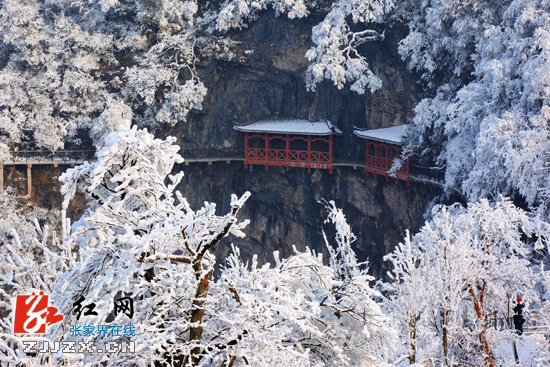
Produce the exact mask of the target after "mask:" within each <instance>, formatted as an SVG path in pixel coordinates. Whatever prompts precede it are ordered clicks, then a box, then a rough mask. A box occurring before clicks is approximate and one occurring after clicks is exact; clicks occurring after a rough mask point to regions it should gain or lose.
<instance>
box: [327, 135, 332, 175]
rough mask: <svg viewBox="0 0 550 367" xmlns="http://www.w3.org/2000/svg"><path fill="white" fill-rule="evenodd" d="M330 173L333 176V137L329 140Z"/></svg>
mask: <svg viewBox="0 0 550 367" xmlns="http://www.w3.org/2000/svg"><path fill="white" fill-rule="evenodd" d="M328 159H329V173H330V174H332V135H330V136H329V138H328Z"/></svg>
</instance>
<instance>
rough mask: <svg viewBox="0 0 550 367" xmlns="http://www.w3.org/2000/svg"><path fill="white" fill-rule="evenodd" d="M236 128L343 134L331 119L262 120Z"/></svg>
mask: <svg viewBox="0 0 550 367" xmlns="http://www.w3.org/2000/svg"><path fill="white" fill-rule="evenodd" d="M233 128H234V129H235V130H238V131H243V132H249V133H269V134H291V135H333V134H334V135H341V134H342V131H341V130H340V129H338V128H337V127H336V126H334V125H333V124H331V123H330V121H319V122H311V121H307V120H298V119H284V120H261V121H255V122H250V123H247V124H243V125H235V126H234V127H233Z"/></svg>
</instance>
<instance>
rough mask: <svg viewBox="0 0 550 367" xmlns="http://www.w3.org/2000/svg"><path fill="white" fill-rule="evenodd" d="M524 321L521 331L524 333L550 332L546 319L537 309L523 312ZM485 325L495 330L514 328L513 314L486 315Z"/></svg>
mask: <svg viewBox="0 0 550 367" xmlns="http://www.w3.org/2000/svg"><path fill="white" fill-rule="evenodd" d="M523 317H524V318H525V322H524V323H523V332H524V333H525V334H530V333H538V332H545V331H547V332H550V325H547V324H546V320H545V319H544V318H543V317H542V316H541V315H540V313H539V312H538V311H537V310H532V311H526V312H524V313H523ZM487 324H488V325H487V326H488V327H490V328H494V329H497V330H506V329H513V328H514V318H513V316H509V317H502V316H498V315H494V314H493V315H489V316H488V317H487Z"/></svg>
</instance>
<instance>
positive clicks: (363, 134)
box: [353, 125, 407, 145]
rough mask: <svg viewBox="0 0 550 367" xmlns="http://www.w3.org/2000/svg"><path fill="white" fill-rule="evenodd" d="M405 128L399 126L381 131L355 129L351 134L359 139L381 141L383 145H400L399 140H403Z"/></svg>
mask: <svg viewBox="0 0 550 367" xmlns="http://www.w3.org/2000/svg"><path fill="white" fill-rule="evenodd" d="M405 127H407V125H399V126H392V127H386V128H383V129H371V130H362V129H359V128H355V129H354V130H353V133H354V134H355V135H357V136H358V137H360V138H363V139H369V140H376V141H381V142H384V143H390V144H399V145H400V144H401V139H402V138H403V135H404V131H405Z"/></svg>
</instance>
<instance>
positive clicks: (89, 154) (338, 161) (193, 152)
mask: <svg viewBox="0 0 550 367" xmlns="http://www.w3.org/2000/svg"><path fill="white" fill-rule="evenodd" d="M249 149H250V150H253V149H254V148H249ZM259 151H262V152H263V151H265V149H264V150H261V149H259ZM273 152H275V153H278V151H277V150H276V149H273ZM10 153H11V156H12V160H11V161H8V162H3V163H0V166H2V165H18V164H20V165H27V166H28V168H30V166H32V165H40V164H53V165H54V166H57V165H58V164H73V165H74V164H80V163H82V162H84V161H91V160H94V159H95V150H55V151H50V150H20V151H12V152H10ZM179 153H180V155H181V156H182V157H183V158H184V162H185V164H186V165H187V164H189V163H193V162H206V163H208V164H212V163H213V162H219V161H225V162H227V163H230V162H231V161H234V160H239V161H244V157H243V150H242V148H201V149H181V150H180V151H179ZM290 153H291V154H294V155H296V154H298V153H299V152H298V151H296V152H295V151H290ZM249 154H250V152H249ZM328 154H329V153H326V154H325V153H323V156H321V155H319V156H312V157H311V159H312V161H313V162H314V163H317V164H330V165H331V166H333V167H353V168H354V169H365V168H366V164H365V163H364V162H360V161H359V160H358V161H354V160H353V159H352V158H350V157H349V156H340V155H338V154H336V155H334V157H333V160H332V162H329V163H327V161H329V160H330V157H329V156H328ZM285 157H286V156H285ZM265 158H266V157H262V159H263V160H266V159H265ZM279 158H280V157H278V156H272V155H270V156H269V157H267V160H268V161H277V160H279ZM290 158H295V159H298V157H297V156H296V157H294V156H291V157H290ZM290 158H289V160H292V159H290ZM302 158H303V159H305V158H304V157H302ZM313 168H315V167H313ZM409 175H410V177H411V179H412V180H413V181H419V182H423V183H431V184H434V185H438V186H443V185H444V183H445V171H444V170H442V169H440V168H437V167H422V166H418V165H415V164H411V165H410V173H409ZM0 178H1V177H0ZM0 181H1V180H0ZM0 183H2V182H0Z"/></svg>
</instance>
